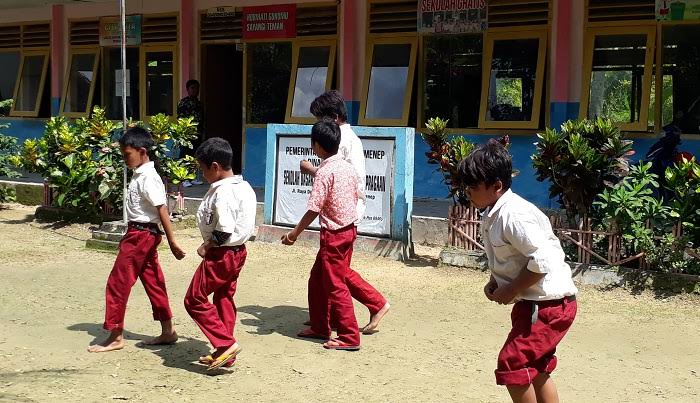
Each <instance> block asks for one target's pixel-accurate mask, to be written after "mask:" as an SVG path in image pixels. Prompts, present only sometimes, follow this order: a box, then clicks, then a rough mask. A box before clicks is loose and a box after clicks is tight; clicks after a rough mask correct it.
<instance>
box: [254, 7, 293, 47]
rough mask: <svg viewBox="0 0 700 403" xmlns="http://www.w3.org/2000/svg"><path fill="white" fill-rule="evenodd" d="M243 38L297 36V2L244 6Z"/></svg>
mask: <svg viewBox="0 0 700 403" xmlns="http://www.w3.org/2000/svg"><path fill="white" fill-rule="evenodd" d="M241 23H242V24H243V39H276V38H294V37H296V36H297V6H296V4H280V5H274V6H257V7H243V21H242V22H241Z"/></svg>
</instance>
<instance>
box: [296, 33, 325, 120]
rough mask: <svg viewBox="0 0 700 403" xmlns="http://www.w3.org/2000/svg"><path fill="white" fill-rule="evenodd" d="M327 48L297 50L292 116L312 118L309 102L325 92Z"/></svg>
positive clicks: (316, 47) (317, 47)
mask: <svg viewBox="0 0 700 403" xmlns="http://www.w3.org/2000/svg"><path fill="white" fill-rule="evenodd" d="M330 53H331V48H330V47H329V46H315V47H308V48H300V49H299V63H298V66H297V76H296V82H295V85H294V100H293V102H292V116H294V117H309V118H311V117H313V116H312V115H311V112H309V107H311V102H313V100H314V99H316V97H317V96H319V95H321V94H323V93H324V92H325V91H326V76H327V75H328V58H329V57H330Z"/></svg>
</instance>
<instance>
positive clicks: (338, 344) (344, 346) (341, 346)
mask: <svg viewBox="0 0 700 403" xmlns="http://www.w3.org/2000/svg"><path fill="white" fill-rule="evenodd" d="M330 343H334V344H330ZM323 348H325V349H327V350H342V351H357V350H359V349H360V346H359V345H352V344H348V343H344V342H342V341H340V340H338V339H330V340H329V341H327V342H326V343H324V344H323Z"/></svg>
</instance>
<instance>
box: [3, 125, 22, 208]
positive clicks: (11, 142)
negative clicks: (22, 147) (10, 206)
mask: <svg viewBox="0 0 700 403" xmlns="http://www.w3.org/2000/svg"><path fill="white" fill-rule="evenodd" d="M7 127H8V125H0V130H2V129H6V128H7ZM16 145H17V139H16V138H14V137H11V136H6V135H4V134H2V133H0V176H5V177H8V178H15V177H17V176H19V174H18V173H17V172H16V171H15V170H14V169H12V164H11V162H10V157H11V154H12V153H14V152H15V151H16V150H15V149H16ZM14 199H15V192H14V189H11V188H8V187H4V186H0V203H7V202H11V201H14Z"/></svg>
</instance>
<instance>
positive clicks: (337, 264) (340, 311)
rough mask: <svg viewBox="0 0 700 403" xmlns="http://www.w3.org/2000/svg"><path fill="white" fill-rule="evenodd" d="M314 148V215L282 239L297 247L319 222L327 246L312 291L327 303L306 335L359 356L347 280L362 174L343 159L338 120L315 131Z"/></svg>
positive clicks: (315, 270) (319, 258)
mask: <svg viewBox="0 0 700 403" xmlns="http://www.w3.org/2000/svg"><path fill="white" fill-rule="evenodd" d="M311 146H312V147H313V149H314V152H315V153H316V155H318V156H319V157H320V158H321V159H322V160H323V162H322V163H321V165H320V166H319V168H318V171H317V172H316V176H315V178H314V185H313V188H312V190H311V197H310V198H309V202H308V205H307V210H308V211H307V212H306V214H304V216H303V217H302V218H301V220H300V221H299V223H298V224H297V226H296V227H294V229H292V230H291V231H290V232H289V233H287V234H286V235H285V236H283V237H282V243H283V244H285V245H293V244H294V242H295V241H296V239H297V237H298V236H299V234H301V233H302V232H303V231H304V229H306V227H308V226H309V224H311V223H312V222H313V221H314V220H315V219H316V217H317V216H318V217H319V222H320V224H321V233H320V240H321V242H320V247H319V251H318V254H317V255H316V262H315V263H314V266H313V268H312V269H311V278H310V279H309V286H310V287H315V288H317V289H322V290H323V294H322V295H323V301H322V303H320V304H319V309H316V310H313V311H312V312H310V315H311V328H310V329H307V330H306V331H305V333H308V334H311V335H313V336H315V337H316V338H320V339H325V340H327V342H326V343H325V344H324V345H323V347H324V348H327V349H331V350H352V351H355V350H359V349H360V332H359V328H358V326H357V319H356V318H355V311H354V308H353V304H352V297H351V296H350V291H349V290H348V287H347V284H346V276H347V275H348V272H349V271H350V260H351V259H352V249H353V243H354V242H355V238H356V237H357V227H355V221H356V220H357V200H358V194H357V175H356V174H355V169H354V168H353V167H352V165H350V163H348V162H347V161H345V160H344V159H343V157H342V156H341V155H339V154H338V148H339V146H340V128H339V127H338V124H337V123H335V122H334V121H332V120H328V119H325V120H322V121H320V122H317V123H316V124H315V125H314V126H313V128H312V130H311ZM331 317H332V318H333V320H334V324H337V326H338V329H337V333H338V337H337V338H335V339H331V324H330V318H331Z"/></svg>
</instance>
